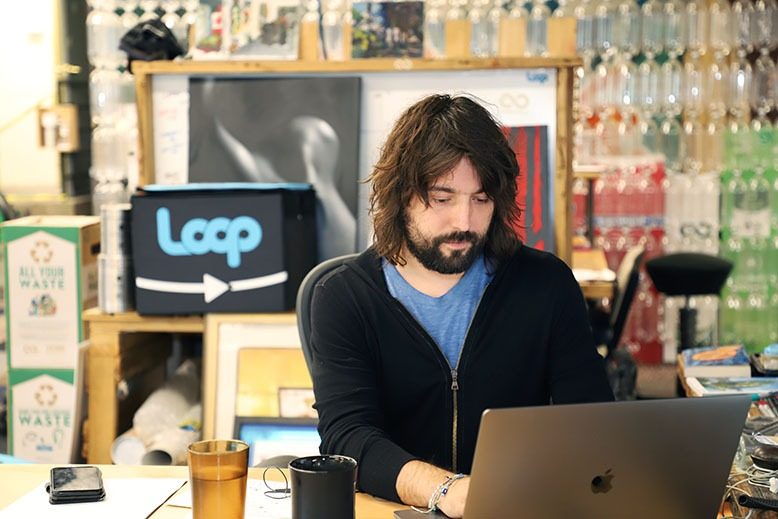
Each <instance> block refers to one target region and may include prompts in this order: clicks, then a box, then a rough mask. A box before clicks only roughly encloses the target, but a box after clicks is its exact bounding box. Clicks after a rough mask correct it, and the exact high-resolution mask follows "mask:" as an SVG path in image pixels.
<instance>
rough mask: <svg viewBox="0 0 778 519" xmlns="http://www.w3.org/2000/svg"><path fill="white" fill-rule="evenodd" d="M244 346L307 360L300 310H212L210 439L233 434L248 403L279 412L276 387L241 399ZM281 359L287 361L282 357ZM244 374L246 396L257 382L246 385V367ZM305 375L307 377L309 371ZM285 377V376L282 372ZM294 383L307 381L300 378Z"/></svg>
mask: <svg viewBox="0 0 778 519" xmlns="http://www.w3.org/2000/svg"><path fill="white" fill-rule="evenodd" d="M243 350H248V351H255V350H256V351H260V350H271V351H273V352H275V353H276V354H277V353H278V351H279V350H283V351H284V352H286V353H287V355H288V356H290V357H295V358H296V357H298V356H299V358H300V359H302V350H301V349H300V338H299V335H298V334H297V319H296V317H295V315H294V314H293V313H280V314H207V315H206V316H205V334H204V344H203V357H204V358H203V367H204V368H203V438H205V439H208V438H229V437H231V435H232V434H233V432H234V428H235V417H236V416H238V415H239V413H238V410H239V409H240V410H241V411H243V410H244V409H246V408H248V409H250V410H252V411H256V410H261V411H263V412H265V413H266V414H267V412H268V411H270V412H272V411H273V410H274V409H275V413H274V414H273V415H271V416H275V417H278V414H279V413H278V410H277V408H278V396H277V394H276V393H274V392H273V393H269V394H268V395H267V396H266V397H264V398H260V399H258V400H256V401H254V400H251V399H246V398H242V399H239V387H240V380H241V368H240V367H239V359H240V358H241V352H242V351H243ZM244 355H246V354H245V353H244ZM261 355H262V353H260V356H261ZM249 357H250V356H249ZM284 357H286V355H283V353H282V354H281V358H284ZM246 358H248V357H246ZM277 362H278V363H282V362H283V360H277ZM303 366H304V361H303ZM293 369H294V368H293ZM243 373H244V374H243V380H244V386H243V387H244V390H243V391H244V393H243V394H244V395H247V394H250V391H251V389H246V388H251V387H253V386H247V385H246V383H245V379H246V376H247V375H246V373H247V370H245V369H244V371H243ZM296 373H297V375H295V376H296V377H302V376H303V374H300V373H299V371H296ZM305 375H306V376H307V372H306V373H305ZM281 377H282V378H283V375H281ZM251 378H259V377H258V376H257V374H251ZM293 380H298V379H293ZM303 380H304V379H303ZM275 384H276V387H278V386H280V385H284V383H283V381H278V382H275ZM285 385H286V386H287V387H288V386H289V385H290V384H289V383H285ZM294 385H295V386H298V385H299V386H304V385H305V383H304V382H296V383H295V384H294ZM265 391H269V390H265ZM276 391H277V389H276ZM262 406H268V407H267V408H265V407H262Z"/></svg>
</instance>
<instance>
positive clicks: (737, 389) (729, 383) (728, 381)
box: [686, 377, 778, 397]
mask: <svg viewBox="0 0 778 519" xmlns="http://www.w3.org/2000/svg"><path fill="white" fill-rule="evenodd" d="M686 385H687V387H688V388H689V391H690V392H691V394H692V395H694V396H710V395H752V396H756V397H761V396H767V395H770V394H773V393H778V377H686Z"/></svg>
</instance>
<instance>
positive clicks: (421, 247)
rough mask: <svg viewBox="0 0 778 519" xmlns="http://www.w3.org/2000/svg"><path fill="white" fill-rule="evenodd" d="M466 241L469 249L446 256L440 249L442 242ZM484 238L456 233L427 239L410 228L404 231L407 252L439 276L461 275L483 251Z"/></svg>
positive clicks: (462, 232)
mask: <svg viewBox="0 0 778 519" xmlns="http://www.w3.org/2000/svg"><path fill="white" fill-rule="evenodd" d="M447 241H458V242H462V241H467V242H470V247H469V248H467V249H463V250H451V251H450V254H449V255H448V256H446V255H445V254H443V252H442V251H441V249H440V246H441V245H442V244H443V242H447ZM485 241H486V236H481V235H479V234H477V233H474V232H471V231H456V232H452V233H450V234H446V235H443V236H436V237H435V238H432V239H431V240H430V239H427V238H425V237H424V236H422V235H421V233H419V231H418V230H417V229H415V228H413V227H412V226H408V228H407V229H406V238H405V242H406V244H407V246H408V250H409V251H410V252H411V254H413V255H414V256H415V257H416V259H417V260H419V263H421V264H422V265H424V267H425V268H427V269H429V270H432V271H435V272H439V273H441V274H461V273H462V272H465V271H466V270H467V269H469V268H470V266H471V265H472V264H473V262H474V261H475V260H476V258H478V256H480V254H481V252H482V251H483V249H484V242H485Z"/></svg>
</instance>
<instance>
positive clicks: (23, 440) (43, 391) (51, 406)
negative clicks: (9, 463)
mask: <svg viewBox="0 0 778 519" xmlns="http://www.w3.org/2000/svg"><path fill="white" fill-rule="evenodd" d="M78 374H79V370H78V369H76V370H66V369H59V370H27V369H16V370H11V371H10V372H9V374H8V383H9V391H8V397H9V399H8V452H9V454H12V455H13V456H15V457H17V458H19V459H22V460H25V461H30V462H36V463H73V462H77V461H78V460H79V458H80V448H79V445H80V434H79V433H80V430H81V421H82V419H83V410H84V409H85V406H84V405H83V402H82V396H83V391H80V390H79V389H80V387H81V386H82V382H81V379H80V377H79V375H78Z"/></svg>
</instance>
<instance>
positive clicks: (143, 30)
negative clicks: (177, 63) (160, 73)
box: [119, 18, 184, 72]
mask: <svg viewBox="0 0 778 519" xmlns="http://www.w3.org/2000/svg"><path fill="white" fill-rule="evenodd" d="M119 48H120V49H121V50H123V51H124V52H126V53H127V60H128V62H129V65H128V68H129V70H130V72H132V62H133V61H134V60H136V59H139V60H141V61H156V60H172V59H175V58H177V57H178V56H183V55H184V49H183V48H182V47H181V44H180V43H179V42H178V40H176V37H175V36H174V35H173V33H172V32H171V31H170V29H168V27H167V25H165V24H164V23H162V20H160V19H159V18H154V19H152V20H147V21H145V22H140V23H139V24H138V25H136V26H135V27H133V28H132V29H130V30H129V31H127V32H126V33H125V35H124V36H122V39H121V40H120V41H119Z"/></svg>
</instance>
